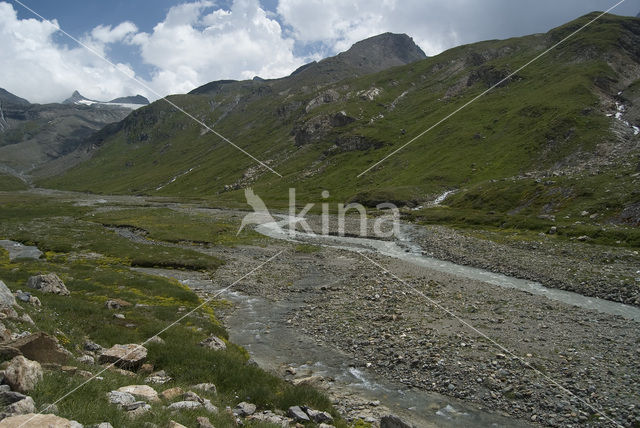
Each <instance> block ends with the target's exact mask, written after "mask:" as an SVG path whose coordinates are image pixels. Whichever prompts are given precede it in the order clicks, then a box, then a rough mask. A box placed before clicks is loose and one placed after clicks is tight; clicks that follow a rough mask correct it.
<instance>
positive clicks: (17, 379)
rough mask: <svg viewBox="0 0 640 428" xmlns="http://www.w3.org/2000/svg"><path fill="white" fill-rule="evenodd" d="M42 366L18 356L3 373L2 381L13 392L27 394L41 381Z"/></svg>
mask: <svg viewBox="0 0 640 428" xmlns="http://www.w3.org/2000/svg"><path fill="white" fill-rule="evenodd" d="M42 375H43V372H42V366H41V365H40V363H38V362H37V361H31V360H28V359H26V358H25V357H23V356H22V355H18V356H17V357H14V358H13V359H12V360H11V362H10V363H9V366H8V367H7V368H6V369H5V371H4V381H5V383H6V384H7V385H9V386H10V387H11V389H13V390H14V391H18V392H27V391H31V390H32V389H33V388H35V386H36V384H37V383H38V382H40V381H41V380H42Z"/></svg>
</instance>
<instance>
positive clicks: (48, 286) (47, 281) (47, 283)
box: [27, 273, 70, 296]
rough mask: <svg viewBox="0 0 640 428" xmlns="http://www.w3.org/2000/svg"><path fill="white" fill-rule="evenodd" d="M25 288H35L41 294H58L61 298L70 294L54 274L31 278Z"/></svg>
mask: <svg viewBox="0 0 640 428" xmlns="http://www.w3.org/2000/svg"><path fill="white" fill-rule="evenodd" d="M27 287H30V288H35V289H36V290H40V291H42V292H43V293H51V294H60V295H61V296H68V295H69V294H70V293H69V290H67V287H66V286H65V285H64V282H62V280H61V279H60V278H59V277H58V275H56V274H55V273H47V274H45V275H35V276H32V277H31V278H29V280H28V281H27Z"/></svg>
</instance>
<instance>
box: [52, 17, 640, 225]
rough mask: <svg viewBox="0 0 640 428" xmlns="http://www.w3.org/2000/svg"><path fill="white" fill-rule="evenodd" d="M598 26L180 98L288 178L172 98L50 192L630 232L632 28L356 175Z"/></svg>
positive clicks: (588, 39)
mask: <svg viewBox="0 0 640 428" xmlns="http://www.w3.org/2000/svg"><path fill="white" fill-rule="evenodd" d="M594 16H595V15H594V14H590V15H587V16H584V17H582V18H580V19H578V20H576V21H573V22H570V23H568V24H566V25H564V26H562V27H559V28H556V29H554V30H552V31H550V32H549V33H547V34H538V35H532V36H527V37H521V38H514V39H509V40H500V41H486V42H481V43H475V44H472V45H466V46H460V47H457V48H454V49H451V50H448V51H446V52H444V53H442V54H440V55H438V56H435V57H432V58H427V59H424V60H421V61H417V62H413V63H410V64H407V65H404V66H399V67H393V68H390V69H387V70H384V71H381V72H378V73H374V74H368V75H364V76H362V75H361V76H353V77H351V78H347V79H342V80H340V81H338V82H335V83H329V84H324V83H322V82H323V80H322V79H321V78H319V80H318V81H319V82H321V83H319V84H317V85H311V84H309V83H308V82H312V81H313V78H312V77H310V76H306V77H305V82H304V84H300V83H297V81H296V75H295V74H294V75H293V76H290V77H289V78H285V79H278V80H270V81H263V80H260V79H254V80H253V81H246V82H217V83H216V84H209V85H205V87H203V88H204V89H202V90H200V91H198V90H196V91H194V93H193V94H188V95H176V96H172V97H171V101H173V102H175V103H176V104H178V105H180V106H181V107H183V108H184V109H185V110H186V111H188V112H190V113H191V114H193V115H194V116H196V117H198V118H199V119H200V120H202V121H204V122H206V123H207V124H209V125H210V126H213V127H214V129H215V130H216V131H217V132H220V133H221V134H223V135H224V136H226V137H227V138H229V139H230V140H232V141H233V142H235V143H236V144H238V145H239V146H240V147H242V148H244V149H246V150H247V151H248V152H250V153H251V154H252V155H254V156H256V157H257V158H259V159H261V160H264V161H265V162H266V163H267V164H268V165H269V166H271V167H272V168H274V169H275V170H276V171H278V172H279V173H280V174H282V175H283V178H280V177H278V176H276V175H274V174H272V173H270V172H269V171H267V170H266V169H265V168H263V167H261V166H260V165H258V164H256V163H255V162H254V161H253V160H251V159H250V158H249V157H247V156H245V155H243V154H242V153H240V152H238V151H237V150H236V149H235V148H233V147H231V146H230V145H229V144H228V143H226V142H224V141H222V140H221V139H220V138H218V137H217V136H215V135H212V134H211V133H209V132H206V130H205V129H202V126H200V125H198V124H197V123H195V122H194V121H192V120H191V119H189V118H187V117H185V116H184V115H183V114H182V113H180V112H178V111H176V110H175V109H174V108H172V107H171V106H170V105H168V104H167V103H166V102H164V101H162V100H160V101H157V102H155V103H153V104H151V105H150V106H148V107H145V108H142V109H139V110H137V111H135V112H134V113H132V114H131V115H130V116H128V117H127V118H126V119H125V120H123V121H122V122H120V123H119V124H117V125H111V126H110V127H109V128H108V129H105V130H103V131H101V133H100V136H99V138H98V140H99V145H100V148H99V149H98V150H97V151H96V152H95V153H94V155H93V157H92V159H91V160H89V161H87V162H85V163H83V164H81V165H79V166H77V167H76V168H74V169H72V170H70V171H68V172H67V173H65V174H64V175H61V176H58V177H55V178H53V179H48V180H45V181H42V182H41V183H40V184H41V185H44V186H52V187H58V188H63V189H72V190H81V191H91V192H108V193H142V194H151V195H155V194H158V195H179V196H196V197H210V198H215V199H223V200H224V199H228V200H243V192H242V189H243V188H244V187H247V186H252V187H253V188H254V190H255V191H256V193H257V194H258V195H260V196H262V197H263V198H264V199H265V200H268V201H270V204H271V205H274V206H275V205H284V204H285V203H286V201H287V200H288V190H287V189H288V188H289V187H296V189H297V193H298V198H299V199H298V201H299V202H302V201H305V202H318V201H320V200H321V197H320V192H321V191H322V190H325V189H326V190H329V191H330V193H331V198H330V200H332V201H340V202H343V201H350V200H356V201H360V202H365V203H368V204H375V203H377V202H382V201H394V202H397V203H401V204H407V205H409V206H415V205H424V204H426V203H428V202H429V201H432V200H433V199H434V198H435V197H436V196H437V195H438V194H440V193H442V192H443V191H445V190H457V193H456V194H455V195H454V196H452V197H451V198H449V199H447V201H446V202H447V203H448V204H449V205H451V206H453V207H455V208H456V209H457V210H458V211H459V212H463V211H464V210H471V211H477V212H487V211H494V212H498V213H502V214H504V215H514V216H519V215H521V216H526V217H537V216H541V215H542V216H553V215H574V214H575V213H576V212H581V211H583V210H587V211H589V212H598V213H601V214H599V217H598V218H597V220H598V221H601V220H603V219H607V220H615V221H623V222H627V223H631V224H633V223H634V222H637V221H639V220H638V218H637V215H636V214H633V213H634V212H637V211H639V210H638V209H637V207H640V192H639V191H638V190H637V189H638V188H639V186H638V184H639V183H638V181H639V179H638V172H640V170H639V169H638V168H639V153H640V142H639V141H640V140H639V136H638V135H634V132H635V131H634V128H633V127H632V126H634V125H635V126H639V125H640V110H639V109H640V107H638V106H640V100H639V95H640V80H638V79H640V19H636V18H626V17H624V18H623V17H617V16H612V15H607V16H605V17H603V18H601V19H600V20H599V21H597V22H596V23H594V24H593V25H592V26H590V27H588V28H586V29H585V30H583V31H582V32H580V33H578V34H577V35H576V36H575V37H573V38H572V39H571V40H569V41H568V42H566V43H564V44H562V45H561V46H559V47H558V48H557V49H555V50H553V51H552V52H550V53H549V54H548V55H545V56H544V57H542V58H541V59H540V60H538V61H536V62H535V63H533V64H532V65H531V66H529V67H528V68H526V69H524V70H522V71H521V72H519V73H517V75H515V76H514V77H513V78H512V79H510V80H509V81H507V82H505V83H504V84H503V85H501V86H500V87H498V88H496V89H495V90H494V91H492V92H490V93H489V94H488V95H486V96H485V97H483V98H482V99H480V100H478V101H477V102H475V103H473V104H471V105H470V106H469V107H467V108H466V109H464V110H463V111H461V112H460V113H458V114H457V115H455V116H454V117H452V118H450V119H449V120H447V121H445V122H444V123H442V124H441V125H440V126H438V127H436V128H435V129H433V130H432V131H431V132H429V133H427V134H426V135H424V136H423V137H421V138H419V139H418V140H416V141H414V142H413V143H412V144H411V145H409V146H408V147H406V148H405V149H403V150H402V151H400V152H399V153H397V154H396V155H394V156H392V157H391V158H389V159H388V160H387V161H385V162H384V163H382V164H381V165H380V166H378V167H376V168H374V169H373V170H372V171H370V172H369V173H367V174H365V175H363V176H362V177H361V178H357V175H358V174H359V173H361V172H362V171H364V170H365V169H366V168H368V167H369V166H371V165H372V164H374V163H375V162H377V161H378V160H380V159H382V158H383V157H384V156H386V155H387V154H389V153H391V152H392V151H394V150H395V149H397V148H398V147H400V146H402V145H403V144H405V143H407V142H408V141H410V140H411V139H412V138H413V137H414V136H416V135H418V134H419V133H421V132H422V131H424V130H425V129H427V128H429V127H430V126H431V125H433V124H434V123H436V122H438V121H439V120H440V119H442V118H443V117H445V116H447V115H448V114H450V113H452V112H454V111H455V110H456V109H458V108H459V107H461V106H463V105H464V104H465V103H467V102H468V101H469V100H471V99H473V97H475V96H477V95H478V94H480V93H482V92H483V91H485V90H486V89H487V88H489V87H490V86H491V85H493V84H495V83H497V82H499V81H500V80H501V79H502V78H504V77H506V76H507V75H509V73H511V72H512V71H514V70H516V69H517V68H518V67H520V66H521V65H523V64H525V63H526V62H528V61H529V60H531V59H532V58H534V57H535V56H537V55H539V54H540V53H541V52H543V51H544V50H545V49H547V48H548V47H550V46H552V45H553V44H555V43H556V42H558V41H559V40H561V39H562V38H563V37H566V36H567V35H569V34H570V33H572V32H573V31H575V30H576V29H577V28H579V27H580V26H582V25H583V24H585V23H586V22H588V21H589V20H591V19H593V17H594ZM616 114H617V116H618V117H616ZM94 138H95V137H94ZM634 210H635V211H634ZM625 213H626V214H625ZM629 213H631V214H629ZM595 220H596V219H595V218H594V221H595Z"/></svg>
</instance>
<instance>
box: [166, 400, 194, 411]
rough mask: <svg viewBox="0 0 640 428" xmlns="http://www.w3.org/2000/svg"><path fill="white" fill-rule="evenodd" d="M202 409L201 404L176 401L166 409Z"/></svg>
mask: <svg viewBox="0 0 640 428" xmlns="http://www.w3.org/2000/svg"><path fill="white" fill-rule="evenodd" d="M200 407H202V403H200V402H198V401H176V402H175V403H172V404H169V406H168V407H167V408H168V409H169V410H193V409H199V408H200Z"/></svg>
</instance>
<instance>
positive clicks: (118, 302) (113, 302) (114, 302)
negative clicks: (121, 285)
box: [105, 299, 131, 310]
mask: <svg viewBox="0 0 640 428" xmlns="http://www.w3.org/2000/svg"><path fill="white" fill-rule="evenodd" d="M105 306H106V307H107V309H111V310H117V309H122V308H126V307H127V306H131V303H129V302H127V301H126V300H122V299H109V300H107V301H106V302H105Z"/></svg>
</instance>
